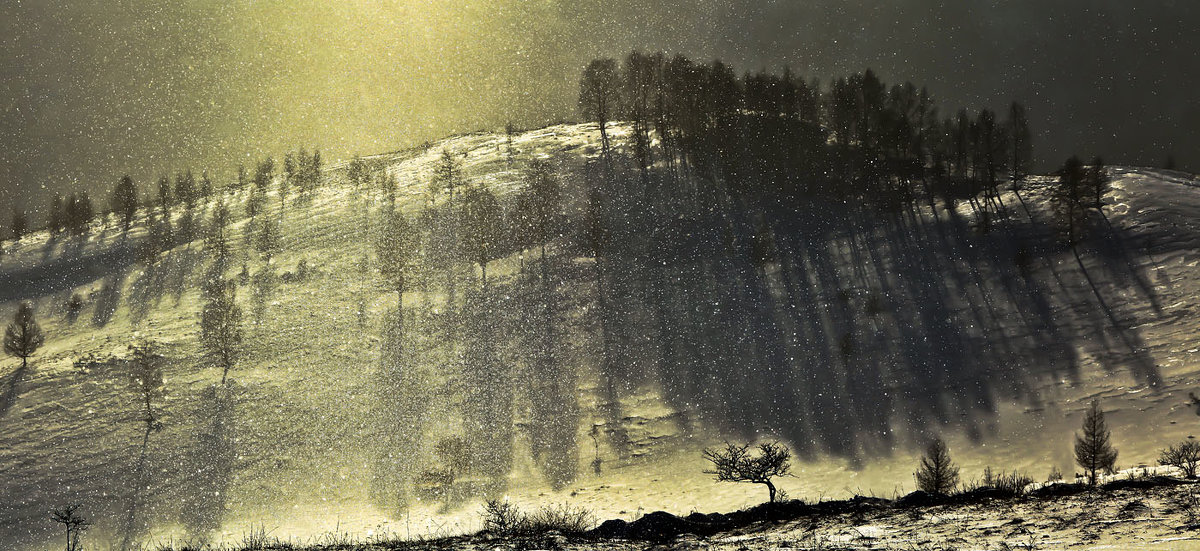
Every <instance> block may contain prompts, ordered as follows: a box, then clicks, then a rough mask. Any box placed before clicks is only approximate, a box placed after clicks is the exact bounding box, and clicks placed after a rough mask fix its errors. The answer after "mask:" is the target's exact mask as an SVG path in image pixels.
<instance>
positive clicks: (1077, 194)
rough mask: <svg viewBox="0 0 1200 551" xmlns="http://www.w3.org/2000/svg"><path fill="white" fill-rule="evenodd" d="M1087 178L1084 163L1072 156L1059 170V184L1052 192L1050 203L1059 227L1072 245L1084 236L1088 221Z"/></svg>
mask: <svg viewBox="0 0 1200 551" xmlns="http://www.w3.org/2000/svg"><path fill="white" fill-rule="evenodd" d="M1085 178H1086V175H1085V170H1084V166H1083V161H1080V160H1079V157H1075V156H1072V157H1071V158H1069V159H1067V162H1066V163H1065V164H1064V165H1063V167H1062V168H1061V169H1059V171H1058V183H1057V185H1056V186H1055V187H1054V188H1053V189H1051V192H1050V201H1051V204H1052V206H1053V207H1054V213H1055V215H1056V217H1057V218H1058V224H1059V227H1060V228H1061V229H1062V230H1063V235H1064V236H1065V237H1066V241H1067V243H1068V244H1070V245H1074V244H1075V243H1076V242H1078V240H1079V237H1080V236H1081V235H1082V234H1083V224H1084V222H1085V220H1086V218H1085V217H1084V204H1083V198H1084V193H1085V189H1084V184H1085V182H1084V180H1085Z"/></svg>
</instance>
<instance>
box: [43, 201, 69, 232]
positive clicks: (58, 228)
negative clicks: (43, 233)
mask: <svg viewBox="0 0 1200 551" xmlns="http://www.w3.org/2000/svg"><path fill="white" fill-rule="evenodd" d="M46 226H47V228H48V229H49V230H50V233H52V234H57V233H60V232H62V231H63V229H65V228H66V227H67V211H66V207H65V205H63V198H62V196H61V195H59V194H57V193H55V194H54V198H53V199H51V200H50V213H49V214H48V215H47V217H46Z"/></svg>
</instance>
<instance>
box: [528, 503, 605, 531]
mask: <svg viewBox="0 0 1200 551" xmlns="http://www.w3.org/2000/svg"><path fill="white" fill-rule="evenodd" d="M526 522H527V523H528V525H529V526H528V530H529V531H530V532H532V533H534V534H543V533H546V532H550V531H555V532H558V533H560V534H582V533H584V532H587V531H588V530H591V529H592V528H594V527H595V526H596V517H595V515H593V514H592V512H591V511H589V510H587V509H585V508H583V507H573V506H571V505H570V504H567V503H561V504H558V505H547V506H545V507H542V508H541V509H538V510H537V511H535V512H533V513H532V514H530V515H529V517H528V519H527V521H526Z"/></svg>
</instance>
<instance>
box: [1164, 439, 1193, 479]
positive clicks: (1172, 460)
mask: <svg viewBox="0 0 1200 551" xmlns="http://www.w3.org/2000/svg"><path fill="white" fill-rule="evenodd" d="M1158 464H1159V465H1169V466H1172V467H1175V468H1176V469H1179V470H1180V471H1183V474H1184V476H1186V477H1188V478H1196V468H1197V467H1198V466H1200V442H1197V441H1195V440H1184V441H1183V442H1180V443H1178V444H1175V445H1174V446H1171V447H1169V448H1167V449H1165V450H1163V451H1162V452H1161V453H1159V454H1158Z"/></svg>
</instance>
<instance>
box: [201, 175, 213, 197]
mask: <svg viewBox="0 0 1200 551" xmlns="http://www.w3.org/2000/svg"><path fill="white" fill-rule="evenodd" d="M212 194H213V181H212V178H209V177H208V171H207V170H205V171H204V172H201V173H200V196H201V197H203V198H205V199H208V198H209V197H212Z"/></svg>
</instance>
